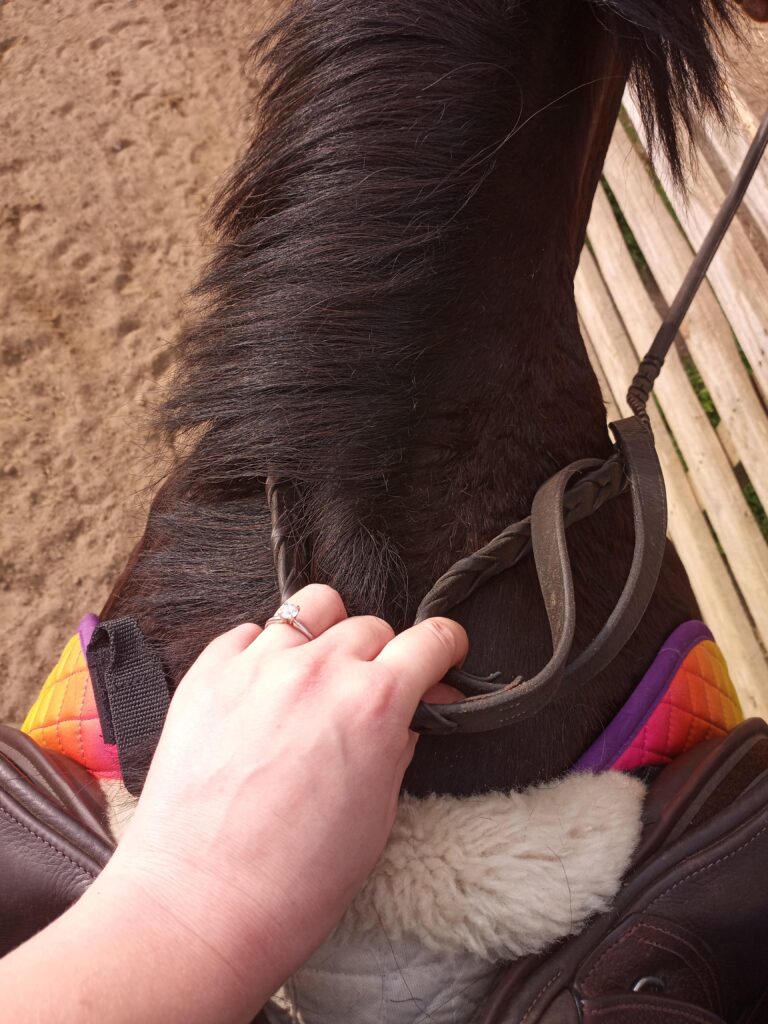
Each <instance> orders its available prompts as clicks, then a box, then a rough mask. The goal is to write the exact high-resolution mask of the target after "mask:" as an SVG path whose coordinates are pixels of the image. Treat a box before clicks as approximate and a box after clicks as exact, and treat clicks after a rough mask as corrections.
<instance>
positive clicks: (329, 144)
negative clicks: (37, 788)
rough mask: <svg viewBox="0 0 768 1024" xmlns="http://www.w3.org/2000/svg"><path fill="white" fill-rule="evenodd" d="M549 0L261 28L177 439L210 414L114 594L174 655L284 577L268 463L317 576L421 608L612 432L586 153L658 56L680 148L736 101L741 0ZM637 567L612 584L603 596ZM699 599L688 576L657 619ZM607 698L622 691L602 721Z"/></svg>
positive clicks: (179, 661)
mask: <svg viewBox="0 0 768 1024" xmlns="http://www.w3.org/2000/svg"><path fill="white" fill-rule="evenodd" d="M547 6H548V8H549V10H548V13H547V15H546V16H544V15H543V14H542V13H541V12H540V11H537V10H536V5H534V4H532V3H530V2H526V0H519V2H517V0H516V2H509V3H504V2H502V0H459V2H456V3H453V4H450V5H446V4H445V3H441V2H437V0H408V2H405V0H351V2H350V0H298V2H296V3H294V4H293V5H292V7H291V8H290V10H289V11H288V13H287V14H286V15H285V16H284V17H283V18H282V20H281V21H280V22H279V23H278V25H277V26H276V27H275V28H274V29H273V30H272V31H271V32H270V33H269V34H268V35H267V36H266V38H265V39H264V40H262V41H261V42H260V43H259V44H258V45H257V47H256V49H255V51H254V59H255V61H256V65H257V72H258V74H259V76H260V78H261V79H262V80H263V86H262V98H261V103H260V110H259V130H258V132H257V133H256V135H255V137H254V139H253V141H252V143H251V145H250V147H249V149H248V150H247V152H246V154H245V156H244V157H243V159H242V160H241V162H240V163H239V165H238V166H237V167H236V169H235V170H234V172H233V175H232V178H231V180H230V182H229V183H228V185H227V187H226V188H225V190H224V192H223V194H222V196H221V198H220V199H219V202H218V204H217V207H216V223H217V227H218V230H219V232H220V237H221V244H220V246H219V248H218V250H217V252H216V254H215V256H214V258H213V260H212V262H211V265H210V267H209V269H208V272H207V274H206V276H205V278H204V280H203V282H202V284H201V286H200V288H199V298H200V300H201V307H202V308H201V313H200V316H199V317H198V318H197V319H196V320H195V322H194V323H192V324H191V325H190V326H189V327H188V328H187V329H186V330H185V332H184V333H183V335H182V338H181V341H180V345H179V372H178V377H177V379H176V382H175V385H174V387H173V390H172V393H171V396H170V398H169V401H168V404H167V406H166V409H165V414H164V429H165V431H166V433H167V435H168V437H169V439H171V440H172V441H173V442H175V443H180V442H184V439H185V438H187V437H189V438H195V440H194V441H191V440H189V441H186V442H185V443H184V444H183V445H182V447H183V448H184V449H185V454H184V456H183V457H181V458H180V459H179V460H178V461H177V464H176V466H175V467H174V469H173V471H172V473H171V476H170V478H169V481H168V484H167V485H166V488H165V490H164V492H163V495H162V497H161V499H160V500H159V501H157V502H156V503H155V506H154V508H153V511H152V514H151V516H150V522H149V525H148V530H147V535H146V539H145V545H144V548H143V550H142V552H141V553H140V555H139V557H138V558H137V560H136V562H135V564H134V565H132V566H131V568H130V571H129V572H128V573H127V575H126V577H125V579H124V580H123V581H122V582H121V584H120V586H119V588H118V590H117V592H116V594H115V595H114V598H113V600H112V601H111V603H110V608H109V611H110V613H111V614H117V613H118V612H119V613H126V614H127V613H130V614H133V615H135V616H136V617H137V618H138V619H139V621H140V622H141V623H142V625H143V627H144V629H145V631H146V632H147V634H148V635H149V636H150V637H151V638H152V639H153V641H154V642H155V643H156V644H157V645H158V647H159V649H160V651H161V653H162V656H163V658H164V660H165V663H166V666H167V668H168V670H169V672H170V674H171V676H172V678H173V679H174V680H178V678H179V677H180V675H181V674H182V673H183V671H184V670H185V668H186V667H187V666H188V665H189V664H190V662H191V661H192V660H193V658H194V657H195V656H196V654H197V653H198V652H199V650H200V648H201V647H202V646H203V645H204V643H205V642H206V641H207V640H208V639H210V638H211V637H212V636H213V635H214V634H215V633H217V632H218V631H221V630H223V629H224V628H227V627H229V626H231V625H233V624H235V623H237V622H239V621H242V620H243V619H253V620H256V621H261V620H263V619H264V618H266V617H267V615H268V614H269V613H270V611H271V610H272V608H273V606H274V604H275V601H276V598H277V594H276V589H275V580H274V573H273V567H272V564H271V557H270V550H269V543H268V537H269V517H268V510H267V507H266V502H265V497H264V482H265V478H266V476H267V473H268V472H270V471H272V472H278V473H280V474H282V475H285V476H288V477H290V478H291V479H292V480H293V481H295V483H296V485H297V489H298V492H299V495H300V503H299V507H298V509H297V513H296V529H297V531H298V532H299V533H300V534H301V535H302V537H303V539H304V540H306V542H307V544H308V548H309V549H310V550H311V552H312V563H311V575H312V578H313V579H316V580H321V581H324V582H329V583H331V584H332V585H333V586H335V587H337V589H339V590H340V592H341V593H342V595H343V597H344V598H345V600H346V602H347V604H348V607H349V608H350V610H351V611H353V612H362V611H366V612H370V611H375V612H378V613H380V614H384V615H386V616H387V617H388V618H389V619H390V620H392V621H394V623H395V624H396V625H397V626H398V627H402V626H403V625H405V624H406V623H407V622H408V621H409V616H410V615H411V614H412V611H413V609H414V607H415V604H416V603H417V601H418V600H419V598H420V597H421V596H422V595H423V593H424V591H425V589H426V588H427V586H428V585H429V583H430V582H431V580H432V579H433V578H434V576H435V575H436V574H437V573H438V572H440V571H442V570H443V569H444V568H446V566H447V565H448V564H450V563H451V562H452V561H453V560H454V559H455V558H456V557H457V556H459V555H461V554H463V553H465V552H466V551H468V550H472V549H473V548H474V547H477V546H479V544H481V543H483V542H485V541H486V540H488V539H489V537H490V536H492V535H493V534H494V533H495V532H497V530H498V529H499V528H500V527H501V526H503V525H504V522H505V521H507V520H508V519H511V518H513V517H514V516H515V515H519V514H521V513H522V512H523V510H524V509H525V507H526V505H527V502H528V501H529V500H530V496H531V493H532V488H533V487H535V485H536V484H537V483H538V482H540V481H541V479H543V478H544V477H546V476H548V475H549V474H550V473H551V472H552V471H553V470H554V469H556V468H557V466H558V465H559V464H561V463H562V462H567V461H570V458H574V457H578V456H580V455H586V454H591V455H600V454H601V451H603V452H604V451H605V446H606V444H607V441H606V438H605V430H604V417H602V412H601V410H602V406H601V404H600V398H599V392H598V390H597V386H596V384H595V382H594V377H593V375H592V373H591V371H590V369H589V366H588V363H587V361H586V357H585V356H584V354H583V349H581V347H580V341H579V340H578V329H577V326H576V320H575V308H574V307H573V298H572V294H571V291H570V281H571V280H572V275H573V271H574V269H575V261H576V259H577V258H578V248H579V244H580V240H581V237H582V236H583V224H582V223H581V221H582V220H583V221H584V224H585V222H586V212H587V211H588V208H589V200H590V198H591V194H592V192H591V191H590V189H592V190H593V189H594V185H595V183H596V174H597V173H598V172H599V164H598V166H596V167H593V166H592V164H591V163H589V161H588V162H587V165H586V166H587V171H585V175H586V176H585V177H584V179H583V181H582V182H581V183H577V184H575V185H572V184H570V178H569V176H570V175H571V174H572V172H571V170H570V168H569V159H570V158H569V157H568V154H570V153H571V152H573V153H576V152H577V151H578V148H579V147H582V148H583V146H584V141H583V138H582V136H581V132H580V129H579V130H577V128H578V126H579V125H580V123H581V122H580V121H579V118H582V119H585V123H587V122H586V119H587V118H588V117H591V116H592V113H591V108H590V106H589V104H590V102H592V97H593V94H594V97H595V99H594V102H595V103H597V99H598V98H599V97H598V90H599V89H604V88H609V89H610V90H611V96H612V97H613V98H612V99H610V102H608V103H607V108H606V109H608V108H610V109H611V110H612V111H613V114H614V116H615V103H616V102H617V100H616V97H617V96H618V95H620V92H621V88H622V85H623V81H624V78H625V76H626V74H627V73H628V72H629V70H630V69H631V70H632V74H633V76H634V81H635V84H636V87H637V90H638V93H639V98H640V101H641V106H642V110H643V114H644V117H646V119H647V120H648V124H649V126H651V127H652V131H653V133H655V137H656V138H657V139H658V141H659V144H660V146H661V148H662V149H663V151H664V152H665V154H666V156H667V158H668V159H669V160H670V163H671V165H672V167H673V168H674V169H675V170H676V172H677V173H678V174H679V173H680V171H681V168H682V166H683V162H682V154H684V151H685V145H686V143H685V138H686V132H687V131H690V128H691V126H692V124H693V123H694V122H695V121H696V120H697V118H698V117H699V116H700V114H701V113H702V111H703V110H705V109H711V110H714V111H715V112H716V113H722V109H723V93H722V82H721V77H720V71H719V66H718V63H717V59H716V57H715V53H714V49H715V47H714V42H713V40H714V38H715V35H716V33H715V30H717V31H721V26H723V25H728V24H729V17H728V4H727V3H726V2H725V0H702V2H699V0H686V2H683V3H675V4H668V3H664V2H662V0H595V2H594V3H591V4H588V3H587V2H586V0H583V2H581V3H575V2H574V0H569V2H567V3H566V2H564V3H560V2H557V3H552V4H550V5H547ZM593 45H594V46H599V48H600V50H601V57H600V60H601V61H602V64H598V63H597V59H596V58H593V54H592V47H593ZM611 48H612V52H611ZM571 54H572V56H569V55H571ZM550 58H552V59H553V60H556V65H555V66H553V67H552V68H551V69H549V73H548V74H544V73H543V72H544V70H546V68H542V67H541V66H540V65H537V66H536V67H535V68H533V67H532V65H534V64H535V63H536V61H537V60H538V61H539V62H541V61H546V60H547V59H550ZM566 61H570V63H569V64H568V66H567V67H561V66H560V63H565V62H566ZM605 67H610V69H611V70H610V73H609V74H606V72H605V70H604V68H605ZM606 79H610V81H609V83H608V86H607V87H606V86H605V80H606ZM611 104H613V106H611ZM574 125H575V126H577V128H574V127H573V126H574ZM609 130H610V124H608V126H607V128H605V126H603V127H602V128H601V134H598V135H597V137H596V138H597V141H596V142H595V147H596V149H595V152H596V153H597V151H598V150H599V149H600V147H601V146H602V148H603V150H604V145H605V144H606V143H607V136H606V131H609ZM569 131H570V132H571V136H572V137H571V136H569V134H568V133H569ZM555 139H557V140H562V141H561V142H560V141H559V142H558V144H562V146H563V147H564V150H563V152H564V154H565V158H564V159H561V160H560V161H559V162H558V160H557V159H556V157H554V156H553V157H552V158H551V159H552V163H551V165H550V166H549V169H548V170H547V172H546V174H547V184H548V186H550V185H552V184H557V182H553V181H552V178H553V176H554V175H556V174H558V173H559V174H561V175H562V178H563V188H562V189H561V191H562V192H563V195H564V196H565V195H567V194H569V192H568V190H569V189H574V190H575V192H574V196H575V199H577V200H578V202H576V201H574V202H573V203H570V204H569V203H568V202H565V201H563V207H562V210H560V209H559V208H558V207H557V206H556V205H555V204H553V203H552V202H551V200H550V199H549V198H548V197H547V193H546V191H545V190H544V189H542V190H541V199H540V200H539V206H540V208H538V209H536V208H534V207H535V201H534V202H528V201H526V200H525V199H524V197H525V195H527V194H529V193H530V195H531V196H534V197H535V196H536V195H537V194H538V193H537V190H536V188H535V187H534V186H535V184H536V177H537V175H539V174H540V173H541V161H542V160H548V159H550V158H549V157H548V156H547V155H546V154H547V152H548V151H547V146H549V148H550V149H551V148H552V145H553V143H552V140H555ZM566 147H570V148H566ZM539 152H541V153H542V154H545V155H544V156H542V157H541V158H539V157H532V156H531V154H534V153H539ZM536 161H538V162H536ZM526 189H528V190H529V192H526ZM516 201H519V202H520V204H521V208H520V210H519V211H518V210H516V208H515V202H516ZM571 210H573V211H574V212H572V213H569V212H568V211H571ZM569 217H570V219H571V221H572V223H569V221H568V218H569ZM537 226H538V230H539V235H540V237H537ZM558 239H559V241H558ZM569 239H571V241H570V244H569V242H568V240H569ZM550 316H552V317H553V318H554V322H553V323H552V324H550V323H549V319H548V318H549V317H550ZM542 336H548V337H550V339H551V350H547V351H545V350H543V349H542V347H541V344H540V339H541V337H542ZM566 383H570V385H571V386H572V388H573V393H572V394H568V393H567V391H568V388H567V387H566V386H565V385H566ZM504 403H509V404H510V410H511V411H510V415H509V417H508V419H506V420H502V419H499V418H498V417H499V416H500V409H501V406H502V405H503V404H504ZM547 423H549V424H550V426H549V428H547V426H546V424H547ZM582 446H584V450H580V449H582ZM586 448H589V450H585V449H586ZM495 450H500V451H503V456H499V457H498V458H493V459H492V458H489V453H490V452H492V451H495ZM616 537H617V540H616V543H617V545H619V546H620V544H624V534H622V532H621V531H616ZM628 537H630V538H631V529H630V532H629V534H628ZM528 585H529V584H528V583H525V582H524V583H523V584H522V586H523V590H525V587H526V586H528ZM614 589H615V588H614V585H613V582H612V581H610V580H609V581H602V582H599V583H596V584H595V585H594V587H593V594H594V601H595V604H596V614H598V615H599V614H602V608H604V607H605V606H608V605H609V604H610V600H611V599H612V597H611V595H612V594H613V593H614ZM521 599H522V600H528V602H529V603H530V599H529V598H526V597H525V596H524V594H523V595H521ZM688 604H690V600H689V594H688V591H687V588H686V587H683V596H682V597H681V598H680V600H673V601H672V602H671V604H670V607H669V609H667V610H666V611H665V613H664V614H663V615H660V616H659V625H658V628H656V627H654V629H655V631H656V632H658V630H659V629H663V628H666V625H667V623H668V621H669V622H671V625H675V624H676V622H674V621H672V620H674V618H675V615H679V614H684V609H685V607H686V606H687V605H688ZM531 616H532V619H531V621H532V622H534V620H535V611H534V610H532V611H531ZM582 625H583V628H588V627H589V623H588V622H587V621H586V620H585V622H584V623H583V624H582ZM651 633H653V635H655V633H654V631H653V630H651ZM649 636H650V634H649ZM531 638H532V639H531V643H530V650H527V649H526V650H524V651H522V652H521V653H520V655H519V656H520V658H522V660H523V661H525V660H526V659H529V660H531V661H533V662H535V661H543V660H544V659H545V657H546V653H547V652H546V641H544V642H543V649H542V641H541V639H540V630H539V627H538V626H536V625H535V624H534V625H532V626H531ZM650 642H651V641H650V640H649V643H650ZM509 654H510V652H509V651H508V652H507V656H509ZM624 689H626V687H624ZM600 692H601V691H599V690H598V691H597V693H598V695H599V694H600ZM601 714H602V712H601V711H600V710H599V708H598V700H597V698H595V707H594V708H593V709H592V713H591V718H590V719H589V722H588V724H585V727H584V730H585V734H586V733H588V732H589V730H591V729H593V728H594V726H595V724H596V722H598V721H599V717H600V715H601ZM587 717H588V718H589V716H587ZM581 742H583V736H582V737H579V736H578V735H577V736H576V738H575V739H574V743H581ZM423 746H424V748H425V750H427V751H428V750H429V748H428V745H427V744H423ZM492 748H493V744H490V745H489V749H492ZM425 756H426V755H425ZM489 756H490V755H489ZM500 772H501V775H500V777H501V778H505V777H509V779H510V781H511V780H512V778H513V777H514V776H515V775H516V771H515V770H514V769H507V768H504V769H500ZM517 774H519V773H517ZM523 774H524V773H523ZM489 784H490V783H489ZM430 785H436V786H443V787H445V786H446V785H447V784H446V783H445V781H438V782H436V781H435V780H434V779H433V780H432V782H431V783H430Z"/></svg>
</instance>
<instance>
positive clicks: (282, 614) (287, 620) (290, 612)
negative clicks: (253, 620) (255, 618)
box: [264, 601, 315, 640]
mask: <svg viewBox="0 0 768 1024" xmlns="http://www.w3.org/2000/svg"><path fill="white" fill-rule="evenodd" d="M300 611H301V608H299V606H298V605H297V604H291V602H290V601H286V602H285V604H281V605H280V607H279V608H278V609H277V611H276V612H275V614H274V615H273V616H272V618H271V619H267V621H266V622H265V623H264V628H265V629H266V628H267V626H273V625H274V624H275V623H276V622H279V623H282V624H283V625H284V626H293V628H294V629H298V631H299V632H300V633H301V634H302V636H305V637H306V638H307V640H314V639H315V638H314V637H313V636H312V634H311V633H310V631H309V630H308V629H307V627H306V626H305V625H304V624H303V623H302V622H299V618H298V616H299V612H300Z"/></svg>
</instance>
